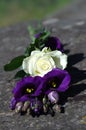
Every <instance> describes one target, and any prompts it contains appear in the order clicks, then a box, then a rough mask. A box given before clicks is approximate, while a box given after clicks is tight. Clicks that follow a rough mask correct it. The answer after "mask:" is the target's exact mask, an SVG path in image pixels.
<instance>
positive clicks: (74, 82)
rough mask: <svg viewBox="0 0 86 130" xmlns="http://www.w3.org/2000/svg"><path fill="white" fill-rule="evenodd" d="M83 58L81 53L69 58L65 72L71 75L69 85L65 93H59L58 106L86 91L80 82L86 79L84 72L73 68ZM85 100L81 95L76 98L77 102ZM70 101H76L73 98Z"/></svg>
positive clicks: (85, 86)
mask: <svg viewBox="0 0 86 130" xmlns="http://www.w3.org/2000/svg"><path fill="white" fill-rule="evenodd" d="M84 58H85V57H84V54H82V53H79V54H74V55H70V56H69V59H68V60H69V62H68V63H69V65H68V69H67V70H68V72H69V73H70V75H71V85H70V87H69V89H68V90H67V91H66V92H64V93H60V101H59V104H61V105H64V104H65V103H66V102H67V101H68V98H69V97H74V96H76V95H77V94H79V93H81V92H82V91H84V90H85V89H86V84H85V83H82V82H81V81H82V80H85V79H86V71H84V70H79V69H78V68H76V67H73V65H75V64H76V63H78V62H80V61H82V60H83V59H84ZM85 99H86V97H85V96H84V95H82V96H79V98H77V101H79V100H85ZM72 100H76V98H75V97H74V98H73V99H72ZM64 111H65V110H64ZM62 113H63V112H62Z"/></svg>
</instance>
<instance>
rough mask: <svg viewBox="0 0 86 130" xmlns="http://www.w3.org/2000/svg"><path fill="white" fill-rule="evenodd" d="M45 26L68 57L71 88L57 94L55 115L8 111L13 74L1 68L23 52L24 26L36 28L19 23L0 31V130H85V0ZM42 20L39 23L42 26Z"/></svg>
mask: <svg viewBox="0 0 86 130" xmlns="http://www.w3.org/2000/svg"><path fill="white" fill-rule="evenodd" d="M51 19H59V21H58V22H55V21H54V23H53V20H51V21H52V22H49V25H48V22H47V24H45V26H46V27H47V28H48V29H50V30H51V31H52V35H55V36H57V37H59V38H60V40H61V41H62V43H63V45H64V48H65V53H67V54H68V56H69V64H68V68H67V70H68V71H69V73H70V74H71V78H72V81H71V85H70V88H69V89H68V91H67V92H65V93H62V94H61V102H62V103H63V108H62V113H59V112H56V113H55V116H54V117H52V116H51V115H46V116H45V115H41V116H40V117H35V118H33V117H32V116H31V115H28V114H26V115H22V116H21V115H20V114H15V113H14V112H13V111H11V110H10V109H9V103H10V100H11V98H12V93H11V91H12V88H13V86H14V84H15V82H14V80H13V79H12V78H13V76H14V73H15V71H13V72H4V70H3V66H4V64H6V63H7V62H8V61H10V60H11V59H12V58H13V57H15V56H19V55H21V54H23V53H24V50H25V47H26V46H28V43H29V42H30V39H29V34H28V32H27V26H28V25H34V26H36V27H37V22H33V23H32V22H31V23H30V22H27V23H20V24H17V25H15V26H10V27H6V28H1V29H0V130H19V129H21V130H44V129H49V130H63V129H64V130H85V129H86V59H85V57H86V0H78V1H77V2H76V1H75V2H74V3H73V4H72V5H71V6H69V7H67V8H65V9H64V10H63V11H61V12H59V13H57V14H55V15H54V16H52V17H51ZM44 21H46V19H45V20H43V23H46V22H44Z"/></svg>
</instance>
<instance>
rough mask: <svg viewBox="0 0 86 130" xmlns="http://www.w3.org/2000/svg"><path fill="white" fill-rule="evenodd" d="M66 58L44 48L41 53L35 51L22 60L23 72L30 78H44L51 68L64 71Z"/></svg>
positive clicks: (58, 52) (59, 53) (57, 52)
mask: <svg viewBox="0 0 86 130" xmlns="http://www.w3.org/2000/svg"><path fill="white" fill-rule="evenodd" d="M66 65H67V56H66V55H65V54H62V53H61V52H60V51H58V50H56V51H50V50H48V49H47V48H46V47H45V48H43V50H42V51H40V50H35V51H32V52H31V55H30V56H29V57H27V58H25V59H24V60H23V63H22V67H23V70H24V71H25V72H26V73H27V74H28V73H29V74H30V75H32V76H37V75H38V76H44V75H45V74H46V73H48V72H49V71H51V70H52V69H53V68H56V67H58V68H61V69H65V67H66Z"/></svg>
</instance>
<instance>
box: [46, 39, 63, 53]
mask: <svg viewBox="0 0 86 130" xmlns="http://www.w3.org/2000/svg"><path fill="white" fill-rule="evenodd" d="M45 46H46V47H50V48H51V50H56V49H57V50H60V51H61V52H63V47H62V44H61V42H60V40H59V39H58V38H57V37H49V38H48V40H47V42H46V44H45Z"/></svg>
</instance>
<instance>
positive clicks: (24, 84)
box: [10, 76, 42, 109]
mask: <svg viewBox="0 0 86 130" xmlns="http://www.w3.org/2000/svg"><path fill="white" fill-rule="evenodd" d="M41 82H42V78H41V77H39V76H35V77H31V76H29V77H25V78H23V79H22V80H20V81H19V82H18V83H17V84H16V86H15V88H14V89H13V91H12V92H13V95H14V97H13V98H12V100H11V105H10V107H11V109H14V108H15V105H16V103H17V102H25V101H27V100H31V99H32V98H33V97H35V96H39V95H40V93H39V91H38V90H37V89H38V86H39V84H40V83H41Z"/></svg>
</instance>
